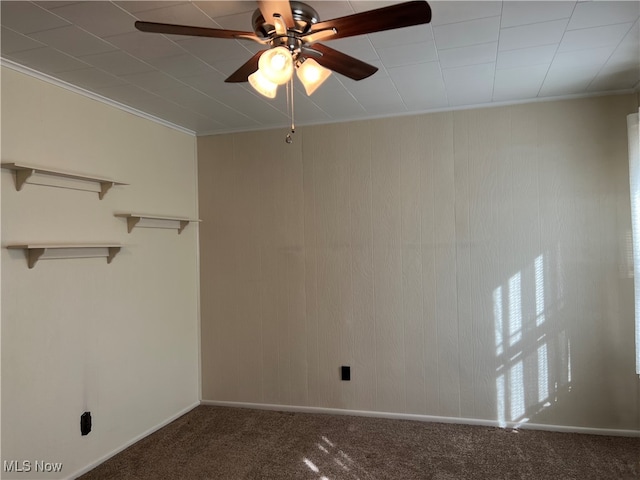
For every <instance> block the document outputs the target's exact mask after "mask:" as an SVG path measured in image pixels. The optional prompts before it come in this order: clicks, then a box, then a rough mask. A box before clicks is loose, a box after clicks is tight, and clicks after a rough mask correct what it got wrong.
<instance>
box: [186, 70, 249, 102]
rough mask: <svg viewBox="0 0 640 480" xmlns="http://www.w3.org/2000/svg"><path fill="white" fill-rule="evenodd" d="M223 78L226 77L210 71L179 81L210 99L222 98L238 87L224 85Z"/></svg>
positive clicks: (228, 84)
mask: <svg viewBox="0 0 640 480" xmlns="http://www.w3.org/2000/svg"><path fill="white" fill-rule="evenodd" d="M225 78H226V76H225V75H223V74H222V73H220V72H217V71H213V70H212V71H210V72H206V73H202V74H199V75H194V76H192V77H184V78H181V81H182V82H184V83H185V84H187V85H190V86H192V87H193V88H195V89H196V90H199V91H201V92H203V93H205V94H207V95H209V96H210V97H212V98H220V97H222V98H224V97H225V96H227V95H228V94H229V93H228V92H229V91H233V90H236V89H237V88H238V87H239V84H237V83H224V79H225Z"/></svg>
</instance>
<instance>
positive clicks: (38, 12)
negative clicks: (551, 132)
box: [0, 0, 640, 134]
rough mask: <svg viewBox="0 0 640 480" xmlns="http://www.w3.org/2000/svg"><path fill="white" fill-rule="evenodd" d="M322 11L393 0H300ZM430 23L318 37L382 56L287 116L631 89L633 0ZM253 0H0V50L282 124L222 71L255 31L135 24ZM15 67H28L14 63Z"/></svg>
mask: <svg viewBox="0 0 640 480" xmlns="http://www.w3.org/2000/svg"><path fill="white" fill-rule="evenodd" d="M307 3H308V4H309V5H311V6H313V7H314V8H315V9H316V10H317V12H318V13H319V15H320V18H321V20H329V19H332V18H337V17H342V16H345V15H349V14H352V13H354V12H362V11H366V10H371V9H374V8H380V7H383V6H386V5H389V4H394V3H401V2H381V1H353V0H352V1H329V2H326V1H320V2H318V1H313V0H310V1H308V2H307ZM429 4H430V5H431V8H432V12H433V18H432V22H431V23H430V24H429V25H423V26H416V27H409V28H404V29H398V30H390V31H387V32H381V33H376V34H370V35H363V36H358V37H351V38H344V39H339V40H335V41H327V42H326V43H327V45H330V46H331V47H332V48H335V49H337V50H340V51H342V52H344V53H347V54H349V55H351V56H354V57H357V58H359V59H361V60H363V61H365V62H368V63H371V64H373V65H375V66H377V67H378V68H379V71H378V72H377V73H375V74H374V75H373V76H371V77H369V78H367V79H365V80H362V81H359V82H356V81H353V80H351V79H349V78H346V77H343V76H341V75H339V74H334V75H332V76H331V77H330V79H329V80H328V81H327V82H326V83H325V84H323V85H322V86H321V87H320V88H319V89H318V90H317V91H316V92H315V93H314V94H313V96H312V97H307V96H306V94H305V93H304V90H303V89H302V88H301V86H299V85H298V86H297V88H296V92H295V99H294V100H295V119H296V124H298V125H305V124H314V123H329V122H339V121H346V120H355V119H363V118H372V117H380V116H390V115H403V114H407V113H413V112H415V113H417V112H428V111H436V110H447V109H454V108H464V107H468V106H480V105H488V104H493V103H505V102H506V103H514V102H528V101H534V100H536V99H540V98H553V97H567V96H572V95H589V94H599V93H603V92H623V91H638V89H639V88H640V24H639V21H638V18H639V16H640V2H638V1H585V2H582V1H579V2H575V1H470V2H464V1H447V2H429ZM256 8H257V5H256V2H253V1H221V2H215V1H111V2H107V1H84V2H73V1H33V2H27V1H17V2H14V1H2V3H1V17H0V19H1V24H2V41H1V50H2V59H3V64H4V65H7V66H9V67H14V68H18V69H22V70H34V71H37V72H40V73H44V74H46V75H48V76H51V77H54V78H56V79H59V80H62V81H63V82H67V83H68V84H71V85H73V86H75V87H79V88H81V89H83V90H87V91H89V92H92V93H94V94H98V95H100V96H101V97H106V98H107V99H110V100H113V101H115V102H117V103H120V104H124V105H126V106H128V107H131V108H133V109H135V110H139V111H141V112H144V113H146V114H148V115H151V116H153V117H157V118H159V119H161V120H163V121H164V122H168V123H171V124H174V125H177V126H179V127H182V128H183V129H186V130H189V131H193V132H195V133H197V134H209V133H222V132H231V131H241V130H257V129H264V128H273V127H279V126H283V127H286V126H287V125H289V117H288V114H287V104H286V95H285V90H284V87H280V91H279V92H278V96H277V98H276V99H274V100H268V99H266V98H264V97H261V96H260V95H259V94H257V93H255V92H254V91H253V89H252V88H251V87H250V86H249V85H248V84H247V83H243V84H229V83H224V79H225V78H226V77H227V76H228V75H230V74H231V73H232V72H234V71H235V70H236V69H237V68H238V67H240V65H242V64H243V63H244V62H245V61H247V60H248V59H249V58H250V56H251V55H252V54H253V53H254V52H256V51H257V50H259V49H261V48H263V47H261V46H260V45H258V44H257V43H254V42H251V41H237V40H227V39H213V38H195V37H184V36H170V35H169V36H165V35H159V34H152V33H142V32H139V31H137V30H136V29H135V28H134V25H133V24H134V21H135V20H145V21H151V22H161V23H177V24H186V25H195V26H201V27H213V28H228V29H234V30H244V31H251V30H252V28H251V15H252V12H253V11H254V10H255V9H256ZM22 67H27V69H23V68H22Z"/></svg>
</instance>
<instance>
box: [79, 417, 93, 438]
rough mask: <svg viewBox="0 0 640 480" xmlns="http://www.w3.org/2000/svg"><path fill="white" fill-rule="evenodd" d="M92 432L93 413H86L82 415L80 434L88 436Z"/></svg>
mask: <svg viewBox="0 0 640 480" xmlns="http://www.w3.org/2000/svg"><path fill="white" fill-rule="evenodd" d="M90 431H91V412H84V413H83V414H82V415H80V433H82V435H83V436H84V435H88V434H89V432H90Z"/></svg>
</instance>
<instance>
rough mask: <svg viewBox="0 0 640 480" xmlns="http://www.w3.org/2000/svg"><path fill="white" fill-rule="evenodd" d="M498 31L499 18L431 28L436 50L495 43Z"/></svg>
mask: <svg viewBox="0 0 640 480" xmlns="http://www.w3.org/2000/svg"><path fill="white" fill-rule="evenodd" d="M499 31H500V17H489V18H483V19H480V20H470V21H468V22H460V23H452V24H447V25H441V26H436V27H433V34H434V36H435V39H436V45H437V47H438V49H444V48H457V47H465V46H468V45H474V44H476V43H489V42H496V41H497V40H498V33H499Z"/></svg>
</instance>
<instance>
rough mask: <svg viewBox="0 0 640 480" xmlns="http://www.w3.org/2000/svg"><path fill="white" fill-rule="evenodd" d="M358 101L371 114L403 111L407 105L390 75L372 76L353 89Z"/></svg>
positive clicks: (352, 91)
mask: <svg viewBox="0 0 640 480" xmlns="http://www.w3.org/2000/svg"><path fill="white" fill-rule="evenodd" d="M351 93H352V94H353V96H354V97H355V98H356V100H358V103H360V105H362V107H363V108H364V109H365V110H366V111H367V113H369V114H371V115H388V114H391V113H393V112H398V111H400V112H402V111H404V110H406V107H405V105H404V103H403V101H402V97H400V94H399V93H398V91H397V90H396V86H395V85H394V84H393V82H392V81H391V79H390V78H389V77H378V78H376V77H370V78H367V79H366V80H364V81H361V82H358V85H357V87H356V88H353V89H352V90H351Z"/></svg>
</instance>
